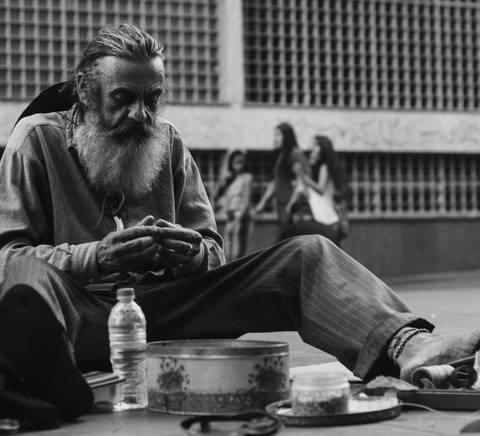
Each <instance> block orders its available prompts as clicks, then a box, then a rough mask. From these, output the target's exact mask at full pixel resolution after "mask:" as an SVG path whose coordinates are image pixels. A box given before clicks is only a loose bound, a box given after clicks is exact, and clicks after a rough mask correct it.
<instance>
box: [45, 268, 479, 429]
mask: <svg viewBox="0 0 480 436" xmlns="http://www.w3.org/2000/svg"><path fill="white" fill-rule="evenodd" d="M390 284H391V285H392V287H393V288H394V289H395V290H396V291H398V292H399V294H400V295H401V297H402V298H403V299H404V300H405V301H406V302H407V303H408V304H409V305H410V307H411V309H412V310H413V311H414V312H416V313H418V314H419V315H421V316H424V317H426V318H428V319H429V320H430V321H432V322H433V323H434V324H436V325H437V331H438V332H452V333H453V332H461V331H465V330H470V329H473V328H477V327H478V328H480V271H475V272H466V273H461V274H460V273H458V274H447V275H444V276H442V277H439V276H436V277H422V278H419V279H415V280H410V281H408V280H407V281H405V280H402V281H398V280H394V281H392V282H390ZM245 337H246V338H263V339H267V340H268V339H272V340H273V339H274V340H285V341H288V342H289V344H290V347H291V348H290V355H291V364H292V366H298V365H308V364H313V363H322V362H328V361H331V360H333V358H332V357H331V356H329V355H328V354H326V353H322V352H320V351H318V350H315V349H314V348H312V347H310V346H308V345H305V344H303V343H302V342H301V340H300V338H299V337H298V335H297V334H296V333H288V332H287V333H270V334H249V335H246V336H245ZM475 419H480V413H477V412H475V413H471V412H431V411H414V410H409V411H404V412H403V413H402V415H401V416H399V417H397V418H395V419H393V420H390V421H383V422H378V423H375V424H363V425H359V426H345V427H329V428H321V429H319V428H293V427H289V428H283V429H282V430H281V431H280V433H279V434H280V435H285V436H289V435H290V436H293V435H295V436H297V435H298V436H311V435H317V434H322V435H325V436H328V435H332V436H333V435H335V436H343V435H355V436H356V435H359V436H367V435H382V436H383V435H387V434H388V435H389V436H396V435H409V436H410V435H412V436H417V435H418V436H420V435H458V434H459V431H460V429H461V428H462V427H463V426H464V425H466V424H468V423H469V422H472V421H473V420H475ZM179 422H180V417H178V416H168V415H162V414H157V413H152V412H148V411H136V412H129V413H115V414H98V415H93V414H91V415H86V416H84V417H83V418H82V419H81V420H79V421H78V422H75V423H72V424H69V425H66V426H64V427H63V428H62V429H59V430H54V431H50V432H42V433H39V434H46V435H52V436H56V435H68V436H77V435H78V436H79V435H118V436H120V435H121V436H127V435H128V436H130V435H133V434H135V435H137V436H139V435H160V436H163V435H165V436H174V435H178V436H181V435H185V433H184V432H183V431H182V430H181V429H180V427H179Z"/></svg>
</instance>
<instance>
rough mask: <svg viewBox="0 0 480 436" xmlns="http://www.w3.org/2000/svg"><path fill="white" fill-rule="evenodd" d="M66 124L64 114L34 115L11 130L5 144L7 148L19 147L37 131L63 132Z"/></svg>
mask: <svg viewBox="0 0 480 436" xmlns="http://www.w3.org/2000/svg"><path fill="white" fill-rule="evenodd" d="M66 122H67V115H66V113H65V112H50V113H44V114H34V115H29V116H27V117H24V118H22V119H21V120H19V121H18V123H17V124H16V126H15V128H14V129H13V131H12V133H11V135H10V138H9V140H8V143H7V147H8V148H18V147H21V145H22V144H23V142H24V141H25V139H26V138H27V137H29V136H30V135H31V134H32V133H33V132H34V131H37V130H45V131H46V130H52V131H55V130H57V131H62V132H63V131H64V129H65V126H66Z"/></svg>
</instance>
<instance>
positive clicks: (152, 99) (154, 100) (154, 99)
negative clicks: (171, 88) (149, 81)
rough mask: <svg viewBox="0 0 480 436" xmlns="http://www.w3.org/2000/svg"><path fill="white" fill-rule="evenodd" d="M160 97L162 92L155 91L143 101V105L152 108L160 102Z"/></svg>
mask: <svg viewBox="0 0 480 436" xmlns="http://www.w3.org/2000/svg"><path fill="white" fill-rule="evenodd" d="M161 96H162V91H157V92H155V93H153V94H151V95H149V96H147V98H146V99H145V104H146V105H147V106H148V107H151V108H154V107H156V106H157V105H158V101H159V100H160V97H161Z"/></svg>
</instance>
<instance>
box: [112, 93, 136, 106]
mask: <svg viewBox="0 0 480 436" xmlns="http://www.w3.org/2000/svg"><path fill="white" fill-rule="evenodd" d="M113 99H114V100H115V102H117V103H128V102H129V101H130V100H131V99H132V96H131V95H130V94H127V93H125V92H119V93H117V94H115V95H114V96H113Z"/></svg>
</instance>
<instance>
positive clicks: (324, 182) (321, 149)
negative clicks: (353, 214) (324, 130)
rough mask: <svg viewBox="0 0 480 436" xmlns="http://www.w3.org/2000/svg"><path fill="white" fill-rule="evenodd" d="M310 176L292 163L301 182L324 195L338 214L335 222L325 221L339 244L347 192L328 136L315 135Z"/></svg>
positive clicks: (344, 233)
mask: <svg viewBox="0 0 480 436" xmlns="http://www.w3.org/2000/svg"><path fill="white" fill-rule="evenodd" d="M309 163H310V165H311V176H310V175H309V174H307V173H306V172H305V171H303V169H302V168H301V167H300V166H298V165H295V166H294V168H293V170H294V172H295V173H296V174H297V176H298V178H299V179H301V181H302V183H303V184H304V185H305V186H307V187H309V188H311V189H313V190H314V191H316V192H317V193H318V194H321V195H322V196H323V199H324V200H326V202H327V203H329V205H328V206H329V207H330V208H331V209H332V211H333V210H334V211H335V213H336V215H338V220H337V221H336V222H334V223H331V222H328V223H324V224H327V225H328V226H329V227H330V230H331V231H333V233H334V235H335V236H334V237H332V238H331V239H332V240H333V241H334V242H335V243H336V244H339V243H340V240H341V239H342V238H344V237H345V236H347V234H348V216H347V213H348V210H347V200H348V198H349V195H350V188H349V186H348V182H347V177H346V174H345V171H344V170H343V168H342V166H341V164H340V161H339V159H338V156H337V154H336V153H335V150H334V149H333V144H332V142H331V141H330V139H329V138H328V137H327V136H322V135H316V136H315V137H314V140H313V147H312V151H311V153H310V157H309Z"/></svg>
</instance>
